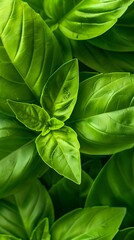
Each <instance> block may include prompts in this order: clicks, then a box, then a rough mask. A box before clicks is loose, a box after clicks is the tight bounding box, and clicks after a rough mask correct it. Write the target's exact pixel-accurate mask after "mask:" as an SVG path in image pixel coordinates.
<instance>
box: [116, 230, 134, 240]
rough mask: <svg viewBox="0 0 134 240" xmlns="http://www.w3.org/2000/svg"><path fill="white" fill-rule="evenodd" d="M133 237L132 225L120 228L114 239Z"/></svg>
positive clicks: (129, 238) (126, 239) (130, 238)
mask: <svg viewBox="0 0 134 240" xmlns="http://www.w3.org/2000/svg"><path fill="white" fill-rule="evenodd" d="M133 238H134V227H130V228H126V229H122V230H121V231H119V232H118V233H117V235H116V236H115V238H114V240H122V239H123V240H132V239H133Z"/></svg>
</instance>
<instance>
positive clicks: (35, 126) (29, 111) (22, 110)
mask: <svg viewBox="0 0 134 240" xmlns="http://www.w3.org/2000/svg"><path fill="white" fill-rule="evenodd" d="M8 104H9V106H10V108H11V109H12V111H13V112H14V114H15V116H16V118H17V119H18V120H19V121H20V122H21V123H23V124H24V125H25V126H26V127H28V128H29V129H31V130H34V131H42V130H43V128H44V126H45V125H47V121H48V120H49V119H50V117H49V115H48V113H47V112H46V111H45V110H44V109H43V108H41V107H39V106H38V105H35V104H29V103H22V102H14V101H11V100H8Z"/></svg>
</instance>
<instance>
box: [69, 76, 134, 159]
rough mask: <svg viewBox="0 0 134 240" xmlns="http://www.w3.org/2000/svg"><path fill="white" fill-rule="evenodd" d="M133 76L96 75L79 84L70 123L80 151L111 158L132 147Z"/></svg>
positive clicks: (133, 122)
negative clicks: (111, 155)
mask: <svg viewBox="0 0 134 240" xmlns="http://www.w3.org/2000/svg"><path fill="white" fill-rule="evenodd" d="M133 96H134V76H133V75H130V74H129V73H109V74H99V75H97V76H94V77H92V78H89V79H87V80H85V81H83V82H81V83H80V89H79V95H78V99H77V104H76V106H75V109H74V112H73V114H72V122H73V127H74V129H75V131H76V132H77V134H78V137H79V141H80V145H81V151H82V152H84V153H88V154H95V155H96V154H112V153H116V152H119V151H122V150H125V149H127V148H131V147H133V146H134V114H133V112H134V97H133Z"/></svg>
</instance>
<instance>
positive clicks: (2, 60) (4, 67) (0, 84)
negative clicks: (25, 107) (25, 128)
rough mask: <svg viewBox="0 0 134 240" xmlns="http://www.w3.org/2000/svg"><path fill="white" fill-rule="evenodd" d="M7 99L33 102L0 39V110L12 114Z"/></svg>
mask: <svg viewBox="0 0 134 240" xmlns="http://www.w3.org/2000/svg"><path fill="white" fill-rule="evenodd" d="M24 93H25V94H24ZM7 99H12V100H16V101H23V102H25V101H26V102H35V98H34V96H33V94H32V93H31V91H30V89H29V88H28V87H27V85H26V84H25V83H24V81H23V79H22V77H21V76H20V75H19V73H18V72H17V70H16V69H15V67H14V65H13V64H12V63H11V61H10V59H9V57H8V55H7V53H6V51H5V49H4V46H3V44H2V42H1V39H0V112H3V113H6V114H8V115H12V111H11V109H10V108H9V106H8V104H7Z"/></svg>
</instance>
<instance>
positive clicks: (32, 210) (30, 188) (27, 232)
mask: <svg viewBox="0 0 134 240" xmlns="http://www.w3.org/2000/svg"><path fill="white" fill-rule="evenodd" d="M46 217H48V218H49V219H50V222H51V223H52V221H53V206H52V202H51V199H50V197H49V195H48V192H47V191H46V189H45V188H44V187H43V186H42V185H41V183H40V182H39V181H37V180H34V181H32V182H31V183H30V184H26V185H25V186H23V187H22V188H21V189H20V191H19V192H17V193H16V194H15V195H14V196H12V197H9V198H7V199H1V200H0V232H1V234H6V235H13V236H15V237H18V238H21V239H30V236H31V234H32V232H33V230H34V229H35V227H36V226H37V225H38V224H39V222H41V221H42V220H43V219H44V218H46Z"/></svg>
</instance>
